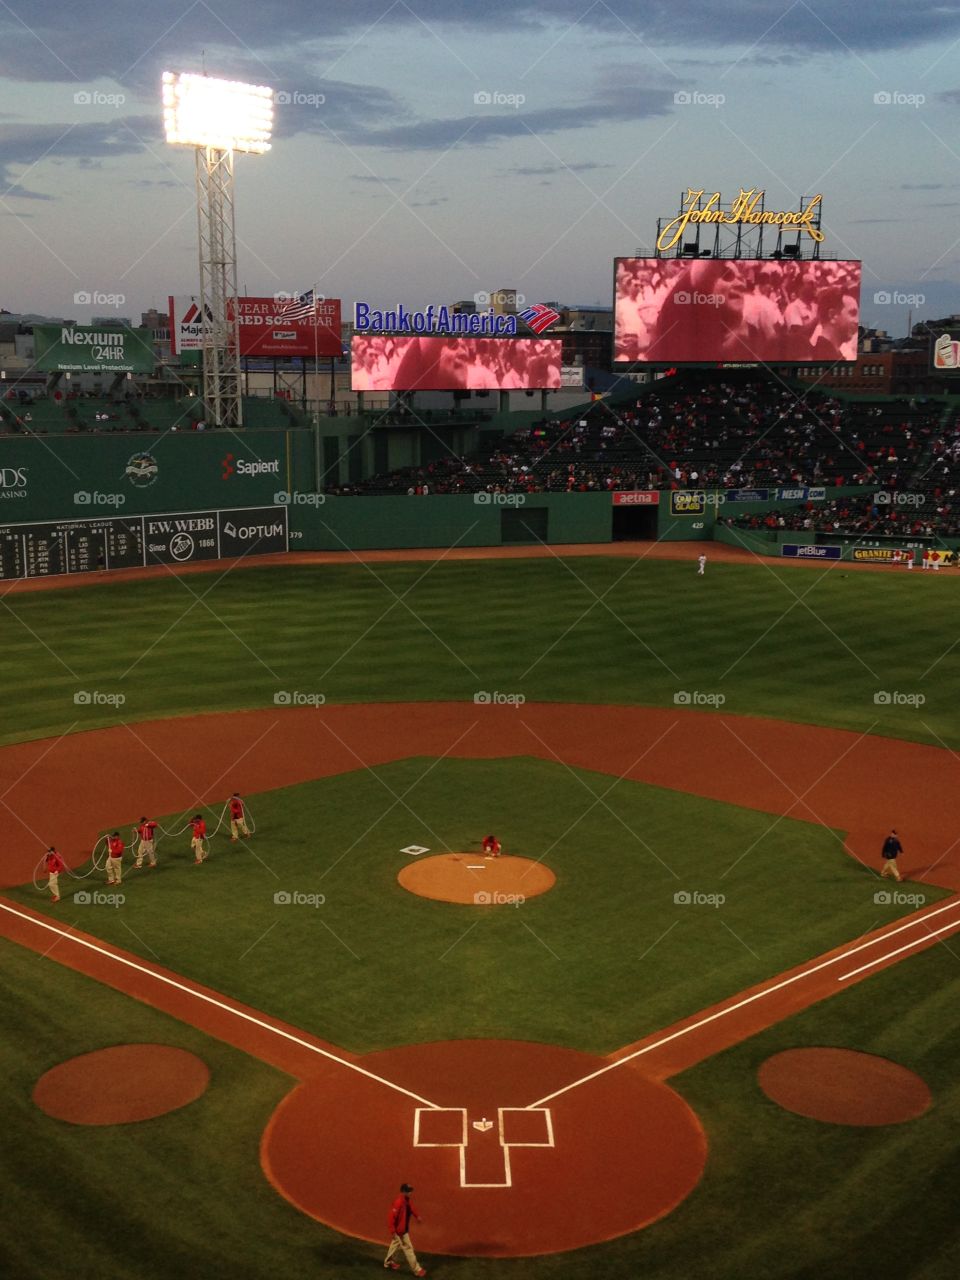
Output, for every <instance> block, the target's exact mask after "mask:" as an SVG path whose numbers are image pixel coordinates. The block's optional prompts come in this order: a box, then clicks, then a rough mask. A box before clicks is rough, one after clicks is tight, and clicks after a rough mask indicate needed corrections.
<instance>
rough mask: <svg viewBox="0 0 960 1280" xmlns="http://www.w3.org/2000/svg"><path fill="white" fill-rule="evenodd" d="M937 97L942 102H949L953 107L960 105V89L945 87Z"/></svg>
mask: <svg viewBox="0 0 960 1280" xmlns="http://www.w3.org/2000/svg"><path fill="white" fill-rule="evenodd" d="M937 97H938V98H939V99H940V101H941V102H948V103H949V104H950V105H951V106H952V107H957V106H960V89H944V90H943V92H942V93H938V94H937Z"/></svg>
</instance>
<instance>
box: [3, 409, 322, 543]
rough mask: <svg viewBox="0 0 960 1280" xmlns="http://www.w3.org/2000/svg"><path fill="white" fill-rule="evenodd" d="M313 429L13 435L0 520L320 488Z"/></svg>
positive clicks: (253, 500) (239, 500) (170, 507)
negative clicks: (315, 481)
mask: <svg viewBox="0 0 960 1280" xmlns="http://www.w3.org/2000/svg"><path fill="white" fill-rule="evenodd" d="M313 454H314V441H313V436H312V434H311V433H309V432H305V431H293V430H290V431H244V432H243V433H242V434H236V435H235V434H233V433H232V432H225V431H218V432H211V433H210V434H207V433H198V432H195V431H191V432H189V433H187V432H182V433H181V432H168V433H167V434H165V435H161V436H153V435H150V436H146V435H145V436H142V437H139V436H137V435H135V434H126V433H124V434H117V435H116V436H111V435H109V434H104V435H98V436H95V437H92V438H91V437H88V436H84V435H62V436H28V435H24V436H20V435H17V436H7V437H4V439H3V440H2V441H0V523H4V524H7V523H22V522H27V521H38V520H68V519H71V518H77V517H82V518H87V517H89V516H91V515H143V514H149V513H153V512H166V511H199V510H207V509H208V508H215V507H253V506H263V505H267V504H270V503H272V502H273V497H274V494H275V493H277V492H278V491H279V490H290V489H295V488H297V487H304V488H309V487H311V486H312V483H313V467H314V460H313Z"/></svg>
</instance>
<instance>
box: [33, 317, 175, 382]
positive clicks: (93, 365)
mask: <svg viewBox="0 0 960 1280" xmlns="http://www.w3.org/2000/svg"><path fill="white" fill-rule="evenodd" d="M33 349H34V366H35V368H37V369H40V370H42V371H44V372H47V373H153V367H154V362H155V361H154V354H153V335H152V333H151V332H150V330H149V329H146V328H140V329H132V328H130V326H129V325H117V326H116V327H114V326H110V327H109V328H108V327H107V326H106V325H104V326H102V327H101V326H98V325H80V324H77V325H66V324H64V325H60V324H37V325H34V327H33Z"/></svg>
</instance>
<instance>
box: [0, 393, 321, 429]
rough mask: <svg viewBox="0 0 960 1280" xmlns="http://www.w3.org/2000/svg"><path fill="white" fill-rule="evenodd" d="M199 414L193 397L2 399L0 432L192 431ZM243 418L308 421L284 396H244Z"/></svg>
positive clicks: (249, 422)
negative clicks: (118, 399) (20, 400)
mask: <svg viewBox="0 0 960 1280" xmlns="http://www.w3.org/2000/svg"><path fill="white" fill-rule="evenodd" d="M201 413H202V408H201V404H200V401H199V400H197V399H195V398H183V399H180V400H174V399H170V398H165V397H164V398H161V397H157V398H150V399H134V400H129V401H125V400H120V401H116V400H110V399H106V398H101V397H96V398H93V397H87V396H79V397H76V398H71V399H68V400H63V401H60V402H59V404H58V403H57V402H55V401H54V400H52V399H48V398H46V397H41V398H38V399H36V400H34V401H33V402H32V403H30V404H19V403H14V402H12V401H8V400H2V401H0V435H11V434H15V433H32V434H34V435H63V434H73V433H79V432H86V433H95V432H153V433H163V432H167V431H174V430H176V431H190V430H193V429H194V425H195V423H196V422H197V421H198V420H199V419H200V418H201ZM243 418H244V426H245V427H260V428H283V427H291V426H304V425H306V423H307V421H308V420H307V419H306V418H305V417H304V416H303V414H302V413H301V412H300V410H299V409H297V408H296V407H295V406H292V405H289V404H287V402H286V401H284V400H279V399H265V398H259V397H247V398H245V399H244V402H243Z"/></svg>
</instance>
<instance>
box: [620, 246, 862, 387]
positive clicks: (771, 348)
mask: <svg viewBox="0 0 960 1280" xmlns="http://www.w3.org/2000/svg"><path fill="white" fill-rule="evenodd" d="M859 318H860V263H859V262H849V261H843V262H835V261H821V260H819V259H807V260H804V261H783V260H781V259H776V260H773V259H769V258H756V259H745V258H710V259H703V258H698V259H693V260H690V259H686V258H617V259H616V288H615V298H614V345H613V358H614V361H619V362H621V363H622V362H626V361H634V360H645V361H655V362H658V363H660V362H666V363H669V364H676V363H679V362H682V361H714V360H731V361H748V362H753V361H764V362H767V363H773V362H777V361H791V362H792V361H798V362H799V361H810V360H855V359H856V358H857V325H858V323H859Z"/></svg>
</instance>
